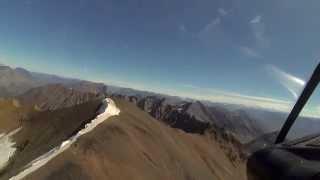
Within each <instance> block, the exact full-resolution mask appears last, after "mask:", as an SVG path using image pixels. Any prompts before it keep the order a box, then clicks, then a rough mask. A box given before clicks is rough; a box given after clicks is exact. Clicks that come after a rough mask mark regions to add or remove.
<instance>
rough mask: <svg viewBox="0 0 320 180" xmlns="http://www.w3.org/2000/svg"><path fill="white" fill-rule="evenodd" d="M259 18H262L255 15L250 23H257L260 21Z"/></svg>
mask: <svg viewBox="0 0 320 180" xmlns="http://www.w3.org/2000/svg"><path fill="white" fill-rule="evenodd" d="M261 20H262V16H256V17H254V18H253V19H252V20H251V21H250V23H252V24H257V23H260V22H261Z"/></svg>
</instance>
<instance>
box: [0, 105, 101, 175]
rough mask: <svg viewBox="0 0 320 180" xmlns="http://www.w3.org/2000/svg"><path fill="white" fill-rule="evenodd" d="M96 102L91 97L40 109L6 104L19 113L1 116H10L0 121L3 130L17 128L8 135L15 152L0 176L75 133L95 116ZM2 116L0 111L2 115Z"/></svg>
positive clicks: (11, 173)
mask: <svg viewBox="0 0 320 180" xmlns="http://www.w3.org/2000/svg"><path fill="white" fill-rule="evenodd" d="M100 104H101V100H91V101H89V102H86V103H82V104H79V105H73V106H72V107H65V108H60V109H58V110H53V111H43V112H39V111H35V110H34V108H31V107H26V106H20V107H16V106H12V105H11V106H10V105H9V104H7V105H6V106H7V109H13V110H12V111H14V112H17V113H18V114H20V117H17V118H15V117H14V116H13V117H12V116H7V117H5V118H4V119H10V123H9V124H5V125H3V124H2V123H3V121H1V124H0V125H1V128H0V129H1V130H3V132H8V130H10V131H11V130H13V129H17V128H21V129H20V131H18V132H17V134H15V135H14V136H13V137H12V141H13V142H14V143H15V147H16V152H15V154H14V156H13V157H12V158H11V160H10V162H9V165H8V166H7V167H6V168H5V169H2V170H0V179H1V180H2V179H3V180H5V179H8V178H9V177H11V176H13V175H15V174H17V173H18V172H20V171H21V170H22V168H23V167H25V166H26V165H27V164H29V163H30V162H31V161H33V160H34V159H36V158H38V157H39V156H41V155H43V154H45V153H47V152H48V151H50V150H51V149H53V148H54V147H56V146H58V145H60V144H61V142H63V141H65V140H66V139H68V138H70V137H71V136H72V135H74V134H75V133H77V132H78V131H79V130H80V129H82V128H83V127H84V125H85V124H87V123H88V122H90V121H91V120H92V119H93V118H94V117H95V116H96V112H97V110H98V108H99V106H100ZM0 105H1V104H0ZM9 106H10V108H9ZM1 112H3V109H1V110H0V114H1ZM4 116H5V115H3V114H2V117H4ZM1 120H2V119H1ZM5 127H7V128H5Z"/></svg>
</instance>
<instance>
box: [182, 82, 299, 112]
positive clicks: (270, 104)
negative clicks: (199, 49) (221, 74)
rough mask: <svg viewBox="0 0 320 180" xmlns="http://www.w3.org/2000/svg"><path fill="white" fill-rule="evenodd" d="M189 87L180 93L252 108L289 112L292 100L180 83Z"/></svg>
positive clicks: (190, 96)
mask: <svg viewBox="0 0 320 180" xmlns="http://www.w3.org/2000/svg"><path fill="white" fill-rule="evenodd" d="M182 86H184V87H187V88H189V90H190V91H189V92H184V93H180V94H183V95H184V96H185V97H189V98H195V99H200V100H209V101H212V102H217V103H225V104H237V105H243V106H247V107H252V108H262V109H268V110H273V111H281V112H289V111H290V109H291V106H292V104H293V102H290V101H284V100H278V99H274V98H269V97H259V96H248V95H242V94H238V93H232V92H226V91H221V90H216V89H209V88H202V87H197V86H194V85H190V84H187V85H182Z"/></svg>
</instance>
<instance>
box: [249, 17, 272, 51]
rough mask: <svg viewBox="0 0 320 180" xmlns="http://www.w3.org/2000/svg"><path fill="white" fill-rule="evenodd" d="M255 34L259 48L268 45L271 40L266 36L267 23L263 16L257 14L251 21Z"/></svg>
mask: <svg viewBox="0 0 320 180" xmlns="http://www.w3.org/2000/svg"><path fill="white" fill-rule="evenodd" d="M250 26H251V29H252V32H253V36H254V38H255V39H256V43H257V46H258V47H259V48H265V47H268V45H269V41H268V39H267V37H266V27H265V26H266V25H265V23H264V22H263V20H262V16H256V17H254V18H253V19H252V20H251V21H250Z"/></svg>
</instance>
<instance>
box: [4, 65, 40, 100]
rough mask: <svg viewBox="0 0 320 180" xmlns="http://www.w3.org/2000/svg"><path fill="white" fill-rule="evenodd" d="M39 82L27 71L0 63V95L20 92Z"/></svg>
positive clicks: (12, 94)
mask: <svg viewBox="0 0 320 180" xmlns="http://www.w3.org/2000/svg"><path fill="white" fill-rule="evenodd" d="M40 84H41V83H40V82H39V81H37V80H35V79H34V78H33V77H32V75H31V74H30V73H29V72H28V71H25V70H23V69H11V68H10V67H8V66H3V65H0V97H8V96H14V95H17V94H21V93H23V92H25V91H27V90H28V89H30V88H33V87H36V86H37V85H40Z"/></svg>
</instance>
